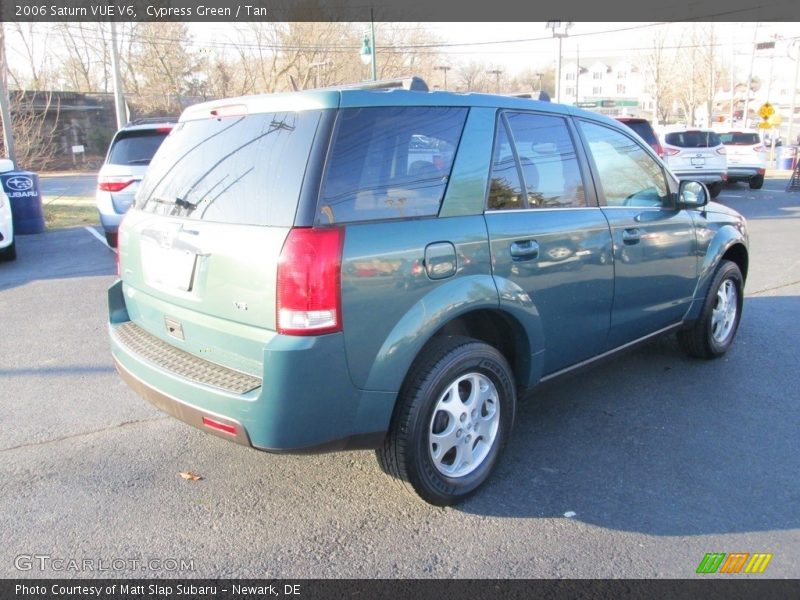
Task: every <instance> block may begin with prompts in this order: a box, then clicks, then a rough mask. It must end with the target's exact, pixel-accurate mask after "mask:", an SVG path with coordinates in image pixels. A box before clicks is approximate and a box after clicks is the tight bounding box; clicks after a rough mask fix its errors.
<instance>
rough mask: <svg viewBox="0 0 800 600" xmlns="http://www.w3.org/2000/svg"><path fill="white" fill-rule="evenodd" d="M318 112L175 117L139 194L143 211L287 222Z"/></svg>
mask: <svg viewBox="0 0 800 600" xmlns="http://www.w3.org/2000/svg"><path fill="white" fill-rule="evenodd" d="M320 115H321V113H320V112H319V111H307V112H283V113H267V114H258V115H251V116H231V117H224V118H218V119H212V118H209V119H199V120H196V121H186V122H183V123H179V124H178V125H177V126H176V127H175V128H174V129H173V130H172V133H171V134H170V136H169V137H168V138H167V139H166V140H165V141H164V144H163V145H162V146H161V149H160V151H159V152H158V153H157V154H156V156H155V157H154V159H153V164H151V165H150V168H149V169H148V170H147V174H146V175H145V178H144V180H143V181H142V185H141V186H140V188H139V191H138V193H137V194H136V204H137V206H138V207H139V208H141V209H142V210H145V211H147V212H153V213H157V214H163V215H171V216H178V217H186V218H190V219H200V220H204V221H219V222H223V223H239V224H250V225H283V226H286V225H291V224H292V222H293V221H294V215H295V212H296V209H297V201H298V198H299V196H300V188H301V185H302V183H303V176H304V174H305V169H306V164H307V163H308V157H309V154H310V151H311V144H312V142H313V140H314V134H315V132H316V130H317V125H318V123H319V120H320Z"/></svg>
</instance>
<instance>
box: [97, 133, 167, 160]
mask: <svg viewBox="0 0 800 600" xmlns="http://www.w3.org/2000/svg"><path fill="white" fill-rule="evenodd" d="M167 134H169V131H163V130H156V129H153V130H151V131H121V132H119V133H118V134H117V137H116V138H115V139H114V143H113V144H112V146H111V152H110V153H109V155H108V161H106V162H108V163H109V164H112V165H149V164H150V161H151V160H152V159H153V155H154V154H155V153H156V150H158V147H159V146H160V145H161V142H163V141H164V138H166V137H167Z"/></svg>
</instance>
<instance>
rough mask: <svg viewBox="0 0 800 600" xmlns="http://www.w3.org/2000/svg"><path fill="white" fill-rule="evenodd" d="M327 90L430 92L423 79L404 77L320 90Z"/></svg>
mask: <svg viewBox="0 0 800 600" xmlns="http://www.w3.org/2000/svg"><path fill="white" fill-rule="evenodd" d="M318 89H325V90H394V89H401V90H410V91H412V92H429V91H430V88H428V84H427V83H425V80H424V79H422V78H421V77H416V76H414V77H402V78H398V79H384V80H381V81H362V82H359V83H351V84H346V85H335V86H331V87H325V88H318Z"/></svg>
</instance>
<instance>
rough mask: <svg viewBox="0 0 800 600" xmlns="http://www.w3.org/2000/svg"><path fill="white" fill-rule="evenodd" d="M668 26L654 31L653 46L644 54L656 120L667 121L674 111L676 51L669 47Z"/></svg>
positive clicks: (645, 73)
mask: <svg viewBox="0 0 800 600" xmlns="http://www.w3.org/2000/svg"><path fill="white" fill-rule="evenodd" d="M670 39H671V38H670V35H669V29H668V27H662V28H659V29H658V30H656V31H655V32H654V33H653V37H652V48H651V50H650V51H649V52H647V53H646V54H645V56H644V61H643V62H644V76H645V82H646V86H647V90H648V92H649V93H650V96H651V97H652V98H653V106H654V110H653V112H654V115H653V116H654V120H655V122H656V124H658V123H659V122H661V123H666V121H667V120H668V118H669V115H670V113H671V112H672V102H673V101H674V94H673V93H672V90H673V87H674V84H675V78H674V73H675V69H674V64H675V57H674V52H670V51H669V50H668V48H667V45H668V41H669V40H670Z"/></svg>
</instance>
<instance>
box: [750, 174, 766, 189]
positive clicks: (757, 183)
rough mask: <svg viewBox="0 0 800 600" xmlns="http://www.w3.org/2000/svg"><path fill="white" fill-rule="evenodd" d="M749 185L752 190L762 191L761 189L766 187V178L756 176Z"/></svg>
mask: <svg viewBox="0 0 800 600" xmlns="http://www.w3.org/2000/svg"><path fill="white" fill-rule="evenodd" d="M748 183H749V184H750V189H751V190H760V189H761V187H762V186H763V185H764V176H763V175H756V176H755V177H751V178H750V181H748Z"/></svg>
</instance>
